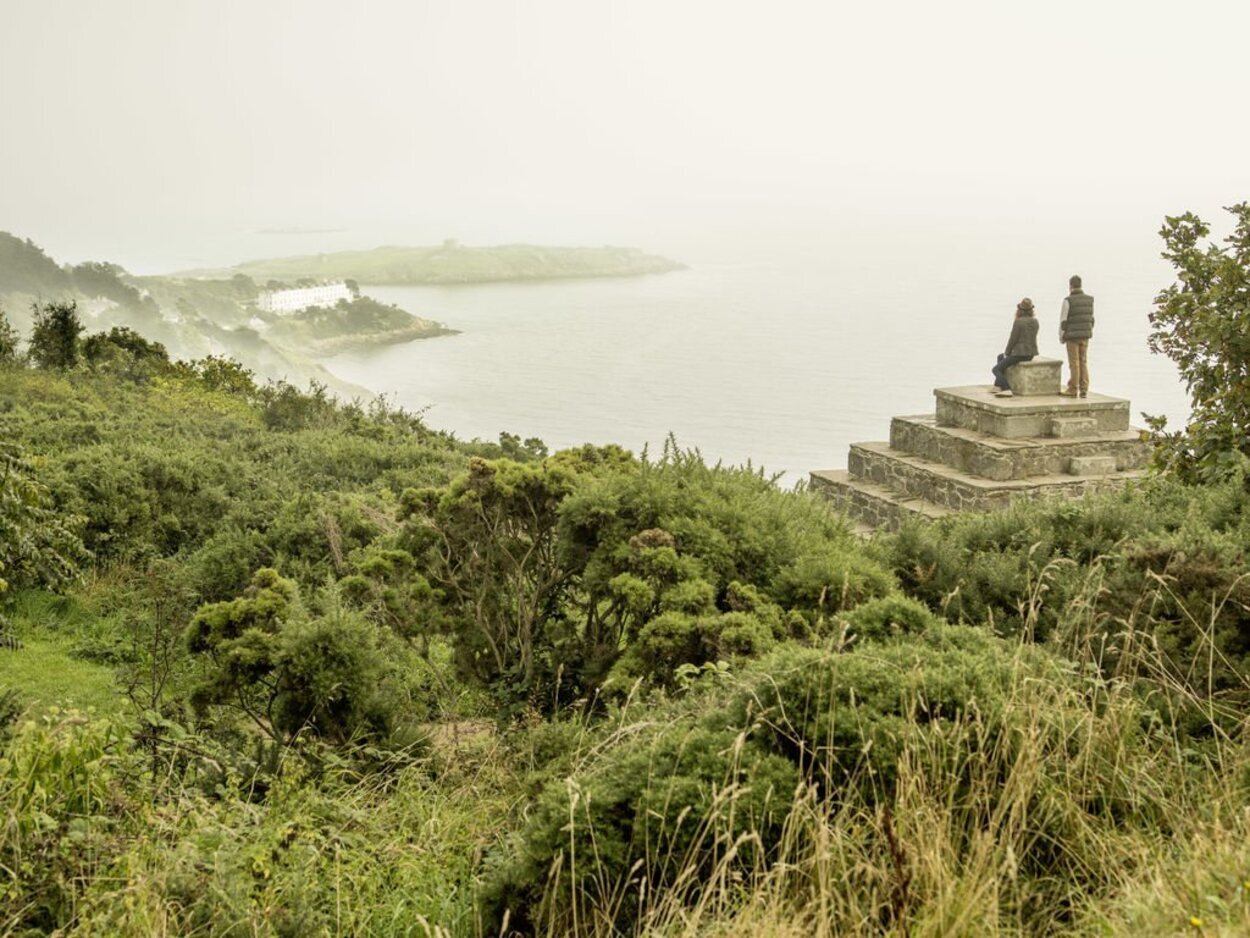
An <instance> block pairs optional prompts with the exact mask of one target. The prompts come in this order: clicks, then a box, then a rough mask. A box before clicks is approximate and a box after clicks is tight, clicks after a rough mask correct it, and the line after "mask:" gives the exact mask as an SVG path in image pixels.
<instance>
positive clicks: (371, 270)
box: [181, 244, 683, 284]
mask: <svg viewBox="0 0 1250 938" xmlns="http://www.w3.org/2000/svg"><path fill="white" fill-rule="evenodd" d="M682 266H683V265H681V264H679V263H677V262H676V261H671V260H668V259H667V258H664V257H659V256H657V255H654V254H645V253H643V252H642V251H639V250H637V249H636V248H620V247H598V248H587V247H581V248H566V247H540V246H535V245H525V244H507V245H498V246H494V247H466V246H463V245H459V244H448V245H443V246H441V247H380V248H374V249H373V250H371V251H340V252H336V253H331V254H309V255H303V256H299V257H283V258H272V259H267V260H255V261H248V262H246V263H243V264H239V265H237V266H235V267H231V268H227V269H219V270H202V271H190V272H188V273H185V274H182V275H181V276H184V277H209V278H218V279H225V278H228V277H230V276H232V275H235V274H245V275H247V276H249V277H251V278H252V279H254V280H256V281H258V282H261V283H263V282H265V281H267V280H279V281H295V280H300V279H304V278H310V279H332V280H342V279H353V280H356V281H358V282H359V283H362V284H455V283H489V282H494V281H502V280H554V279H565V278H572V277H630V276H637V275H640V274H655V273H665V272H667V271H672V270H680V269H682Z"/></svg>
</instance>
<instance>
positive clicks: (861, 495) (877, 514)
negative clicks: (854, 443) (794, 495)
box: [811, 469, 951, 531]
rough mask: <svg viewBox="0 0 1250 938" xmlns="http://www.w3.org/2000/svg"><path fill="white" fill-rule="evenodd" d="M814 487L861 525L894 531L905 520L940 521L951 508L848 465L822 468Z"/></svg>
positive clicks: (815, 490) (815, 474)
mask: <svg viewBox="0 0 1250 938" xmlns="http://www.w3.org/2000/svg"><path fill="white" fill-rule="evenodd" d="M811 484H812V491H813V492H817V493H819V494H821V495H823V496H825V497H826V498H828V499H829V500H830V501H832V502H833V503H834V506H835V507H836V508H837V509H838V510H839V511H841V512H842V513H843V514H845V515H847V516H848V517H850V518H851V520H852V521H854V522H856V523H857V525H866V526H868V527H870V528H873V529H878V528H880V529H884V530H887V531H893V530H895V529H896V528H898V526H899V525H900V524H901V523H902V522H903V521H905V520H912V519H919V520H921V521H936V520H937V519H939V518H945V517H946V516H947V515H949V514H951V512H950V511H949V510H948V509H946V508H943V507H942V506H941V505H935V504H933V503H932V502H928V501H926V500H925V499H923V498H909V497H907V496H904V495H899V494H898V493H896V492H891V491H890V490H889V489H887V488H885V487H884V486H881V485H876V484H874V483H872V482H866V481H864V480H862V479H853V478H851V475H850V473H849V472H847V471H846V470H845V469H826V470H818V471H816V472H813V473H812V474H811Z"/></svg>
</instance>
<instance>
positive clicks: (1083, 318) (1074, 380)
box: [1059, 274, 1094, 397]
mask: <svg viewBox="0 0 1250 938" xmlns="http://www.w3.org/2000/svg"><path fill="white" fill-rule="evenodd" d="M1093 334H1094V298H1093V297H1092V296H1090V295H1089V294H1088V293H1086V292H1085V291H1084V290H1082V289H1081V278H1080V277H1079V276H1077V275H1076V274H1073V275H1072V276H1071V277H1069V278H1068V298H1067V299H1066V300H1064V301H1063V306H1062V308H1060V310H1059V341H1060V342H1062V343H1063V344H1064V345H1066V346H1067V347H1068V386H1067V387H1066V388H1065V389H1064V390H1062V391H1060V392H1059V393H1060V394H1062V395H1063V396H1064V397H1076V396H1077V395H1078V394H1079V395H1080V396H1081V397H1085V395H1087V394H1088V393H1089V340H1090V337H1091V336H1093Z"/></svg>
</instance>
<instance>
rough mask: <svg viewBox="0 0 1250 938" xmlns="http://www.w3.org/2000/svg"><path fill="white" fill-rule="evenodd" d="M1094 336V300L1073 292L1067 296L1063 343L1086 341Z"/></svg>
mask: <svg viewBox="0 0 1250 938" xmlns="http://www.w3.org/2000/svg"><path fill="white" fill-rule="evenodd" d="M1093 334H1094V298H1093V297H1092V296H1090V295H1089V294H1088V293H1083V292H1081V291H1080V290H1073V291H1072V292H1071V293H1070V294H1069V295H1068V318H1067V320H1066V321H1065V323H1064V327H1063V337H1064V340H1065V341H1070V340H1072V339H1088V338H1090V337H1091V336H1092V335H1093Z"/></svg>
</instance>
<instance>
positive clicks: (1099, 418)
mask: <svg viewBox="0 0 1250 938" xmlns="http://www.w3.org/2000/svg"><path fill="white" fill-rule="evenodd" d="M933 395H934V397H936V398H937V408H936V412H937V422H938V425H939V426H944V427H963V428H964V429H967V430H978V431H980V432H981V433H986V434H989V435H990V436H997V437H1001V438H1003V439H1007V440H1019V439H1025V438H1028V437H1038V436H1046V435H1047V434H1049V433H1051V432H1052V421H1053V420H1054V419H1055V418H1056V417H1083V418H1086V419H1092V420H1093V421H1094V422H1095V425H1096V428H1097V432H1099V433H1110V432H1113V431H1116V430H1127V429H1128V428H1129V422H1128V421H1129V402H1128V401H1126V400H1124V399H1123V398H1119V397H1107V396H1105V395H1102V394H1090V395H1089V396H1088V397H1081V398H1076V397H1061V396H1060V395H1058V394H1056V395H1054V396H1053V397H1050V396H1036V397H995V396H993V395H992V394H990V393H988V392H987V390H986V386H985V385H973V386H970V387H957V388H937V389H935V390H934V392H933Z"/></svg>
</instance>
